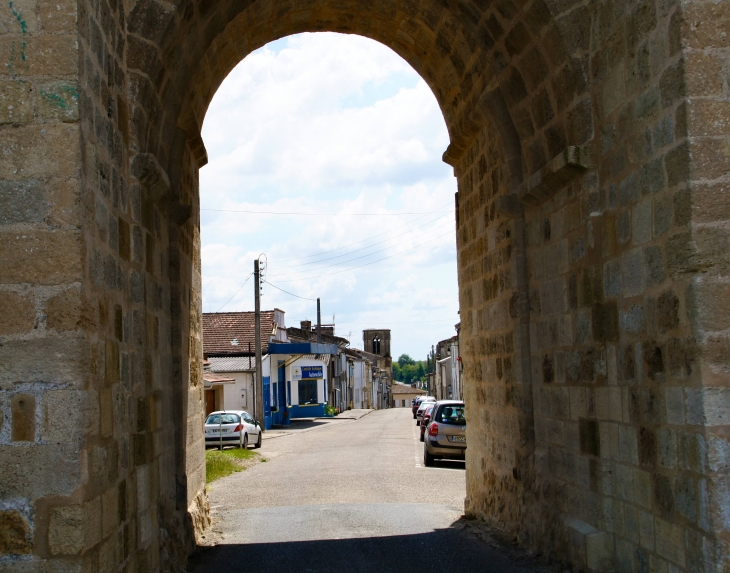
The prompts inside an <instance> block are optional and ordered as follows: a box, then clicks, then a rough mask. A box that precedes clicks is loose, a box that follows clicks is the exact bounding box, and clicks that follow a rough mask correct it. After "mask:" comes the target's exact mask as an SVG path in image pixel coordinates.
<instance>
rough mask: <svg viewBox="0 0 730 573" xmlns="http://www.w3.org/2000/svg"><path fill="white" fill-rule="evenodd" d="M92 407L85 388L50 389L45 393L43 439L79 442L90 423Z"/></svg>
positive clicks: (59, 441) (56, 441)
mask: <svg viewBox="0 0 730 573" xmlns="http://www.w3.org/2000/svg"><path fill="white" fill-rule="evenodd" d="M89 417H90V408H89V404H88V398H87V396H86V392H84V391H83V390H49V391H47V392H45V393H44V395H43V425H42V427H41V437H42V439H43V440H45V441H48V442H55V443H74V442H78V441H79V440H80V439H81V437H82V436H83V434H84V431H85V429H86V428H87V427H88V425H89Z"/></svg>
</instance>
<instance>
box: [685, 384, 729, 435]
mask: <svg viewBox="0 0 730 573" xmlns="http://www.w3.org/2000/svg"><path fill="white" fill-rule="evenodd" d="M685 393H686V396H687V423H688V424H693V425H706V426H725V425H728V424H730V388H687V389H686V390H685Z"/></svg>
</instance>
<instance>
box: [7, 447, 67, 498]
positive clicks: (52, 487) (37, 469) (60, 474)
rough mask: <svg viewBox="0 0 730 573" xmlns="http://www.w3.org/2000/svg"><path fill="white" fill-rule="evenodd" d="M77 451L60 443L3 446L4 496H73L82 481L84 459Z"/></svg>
mask: <svg viewBox="0 0 730 573" xmlns="http://www.w3.org/2000/svg"><path fill="white" fill-rule="evenodd" d="M76 450H77V448H67V447H60V446H59V445H58V444H33V445H27V446H25V445H18V444H14V445H0V467H1V468H3V479H2V480H0V497H3V498H30V499H35V498H40V497H44V496H47V495H71V493H72V492H73V491H75V490H76V488H77V487H78V486H79V484H80V481H79V480H80V474H81V462H80V460H79V454H78V452H77V451H76ZM49 468H52V471H49Z"/></svg>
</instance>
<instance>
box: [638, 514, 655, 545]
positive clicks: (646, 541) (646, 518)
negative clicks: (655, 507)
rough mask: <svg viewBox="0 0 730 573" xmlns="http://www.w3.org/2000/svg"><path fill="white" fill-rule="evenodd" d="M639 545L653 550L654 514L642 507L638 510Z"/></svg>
mask: <svg viewBox="0 0 730 573" xmlns="http://www.w3.org/2000/svg"><path fill="white" fill-rule="evenodd" d="M639 545H641V546H642V547H644V548H645V549H648V550H649V551H653V550H654V516H653V515H652V514H651V513H649V512H648V511H644V510H643V509H640V510H639Z"/></svg>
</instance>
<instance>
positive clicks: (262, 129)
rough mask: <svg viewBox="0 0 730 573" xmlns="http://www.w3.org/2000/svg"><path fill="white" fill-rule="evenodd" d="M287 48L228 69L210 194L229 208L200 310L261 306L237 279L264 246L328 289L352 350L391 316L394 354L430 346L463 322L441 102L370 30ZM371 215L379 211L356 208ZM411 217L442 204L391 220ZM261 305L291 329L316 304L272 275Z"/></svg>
mask: <svg viewBox="0 0 730 573" xmlns="http://www.w3.org/2000/svg"><path fill="white" fill-rule="evenodd" d="M282 46H283V47H282ZM276 47H277V48H282V49H279V50H276V49H270V48H268V47H264V48H262V49H260V50H258V51H256V52H254V53H253V54H251V55H250V56H248V57H247V58H246V59H245V60H244V61H243V62H242V63H241V64H239V66H238V67H237V68H236V69H234V70H233V72H231V74H230V75H229V76H228V78H226V80H225V81H224V82H223V84H222V85H221V87H220V89H219V91H218V93H217V94H216V96H215V97H214V99H213V102H212V103H211V106H210V108H209V110H208V114H207V116H206V119H205V124H204V128H203V138H204V140H205V144H206V147H207V150H208V155H209V158H210V162H209V164H208V165H207V166H206V167H205V168H204V169H203V170H201V175H200V178H201V204H202V207H203V208H208V209H218V210H224V211H204V212H203V214H202V242H203V249H202V256H203V277H204V278H203V295H204V299H203V300H204V310H205V311H206V312H210V311H215V310H218V308H220V307H221V306H222V305H223V304H224V303H226V301H228V299H230V298H231V297H233V299H232V300H231V302H230V303H228V304H227V305H226V307H225V310H250V309H251V308H252V300H251V299H252V296H251V293H252V292H253V286H252V284H251V282H249V283H248V284H247V285H246V286H245V287H244V288H243V289H240V286H241V283H242V282H243V280H244V279H245V278H246V276H247V275H248V274H249V273H250V272H251V267H252V260H253V258H255V257H256V256H257V255H258V254H259V253H260V252H266V254H267V255H268V260H269V271H268V272H269V279H270V280H271V282H272V283H274V284H277V285H278V286H280V287H281V288H283V289H285V290H287V291H290V292H292V293H295V294H297V295H299V296H301V297H305V298H316V297H318V296H319V297H321V298H322V303H323V313H324V314H325V315H327V316H331V314H333V313H335V314H337V316H338V319H337V324H338V332H339V333H340V334H342V333H344V334H347V333H348V332H349V331H350V330H352V331H353V332H354V333H357V334H354V335H353V340H352V342H353V344H354V345H359V342H358V341H359V340H360V337H361V336H360V333H359V331H360V330H362V328H365V327H368V326H369V327H373V326H379V325H383V326H384V327H386V328H391V329H392V330H393V351H394V353H395V354H396V355H397V354H400V353H401V352H408V353H409V354H412V355H414V356H421V355H422V354H425V352H426V350H427V349H430V346H431V344H433V343H434V342H436V341H437V340H440V339H442V338H445V337H447V336H450V335H451V334H452V333H453V324H454V323H456V322H457V321H458V315H457V313H456V311H457V310H458V303H457V287H456V254H455V239H454V219H453V213H452V210H453V208H452V205H453V194H454V192H455V190H456V189H455V187H456V185H455V179H454V178H453V175H452V173H451V169H450V168H449V167H448V166H446V165H444V164H443V163H442V162H441V160H440V157H441V154H442V153H443V150H444V149H445V148H446V146H447V145H448V134H447V132H446V128H445V125H444V121H443V117H442V116H441V113H440V110H439V108H438V105H437V103H436V99H435V98H434V96H433V94H432V93H431V92H430V90H429V88H428V87H427V85H426V84H425V82H423V80H421V79H420V78H419V77H418V76H417V75H416V74H415V72H414V71H413V70H412V69H411V68H410V67H409V66H408V64H407V63H406V62H404V61H403V60H402V59H401V58H400V57H398V56H397V55H396V54H395V53H393V52H392V51H390V50H389V49H388V48H386V47H384V46H382V45H380V44H378V43H376V42H374V41H371V40H367V39H364V38H360V37H356V36H346V35H339V34H302V35H299V36H293V37H291V38H288V40H286V41H284V42H277V44H276ZM231 211H275V212H277V213H283V212H296V213H302V212H304V213H312V214H314V215H312V216H310V217H301V216H282V215H266V214H258V215H257V214H250V213H248V214H247V213H233V212H231ZM363 212H366V213H383V216H382V217H358V216H352V215H347V213H363ZM400 212H418V213H428V212H433V214H431V215H426V216H420V215H418V216H416V215H397V216H389V215H388V214H389V213H390V214H392V213H400ZM333 213H339V214H338V215H336V216H333V215H331V214H333ZM314 254H316V255H317V256H312V255H314ZM380 259H384V260H380ZM310 263H311V264H310ZM355 267H358V268H355ZM239 289H240V291H239ZM236 293H237V294H236ZM234 295H235V296H234ZM262 304H263V305H264V307H266V308H270V307H274V306H277V307H279V308H282V309H284V310H286V311H287V318H288V322H289V324H293V323H294V321H295V320H299V319H303V318H310V319H313V318H314V314H315V312H314V309H315V304H314V303H313V302H312V301H307V300H302V299H300V298H294V297H291V296H289V295H286V294H284V293H282V292H280V291H278V290H276V289H275V288H272V287H271V286H270V285H267V290H266V294H265V296H264V300H263V303H262ZM434 321H441V322H434ZM406 323H407V324H406ZM412 323H416V324H412Z"/></svg>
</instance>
